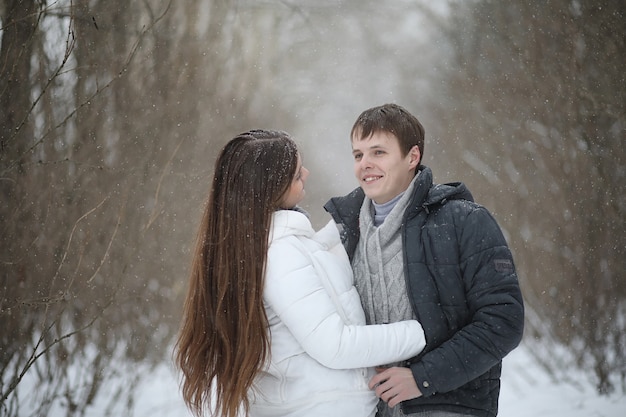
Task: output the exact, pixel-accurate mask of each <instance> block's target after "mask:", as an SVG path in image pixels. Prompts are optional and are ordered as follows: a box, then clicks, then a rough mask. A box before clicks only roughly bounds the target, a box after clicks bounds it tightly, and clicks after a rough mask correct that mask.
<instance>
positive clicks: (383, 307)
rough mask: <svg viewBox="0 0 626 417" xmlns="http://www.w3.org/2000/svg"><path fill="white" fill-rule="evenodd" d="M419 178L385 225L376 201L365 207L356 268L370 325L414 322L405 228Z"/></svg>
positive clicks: (361, 218) (357, 286) (360, 293)
mask: <svg viewBox="0 0 626 417" xmlns="http://www.w3.org/2000/svg"><path fill="white" fill-rule="evenodd" d="M414 187H415V179H413V181H412V182H411V184H410V185H409V187H408V189H407V190H406V192H405V193H404V195H403V196H402V197H401V198H400V199H399V200H398V201H397V203H396V205H395V206H394V207H393V209H392V210H391V212H390V213H389V214H388V215H387V216H386V218H385V220H384V222H383V223H382V224H381V225H380V226H378V227H376V226H375V225H374V213H373V206H372V200H370V199H369V198H367V197H365V200H364V201H363V205H362V206H361V212H360V215H359V219H360V232H361V237H360V239H359V244H358V245H357V248H356V251H355V253H354V260H353V261H352V269H353V270H354V280H355V286H356V288H357V290H358V292H359V295H360V296H361V303H362V304H363V309H364V310H365V317H366V319H367V323H368V324H385V323H394V322H397V321H402V320H409V319H414V318H415V317H414V315H413V310H412V309H411V304H410V301H409V297H408V294H407V289H406V282H405V278H404V258H403V254H402V236H401V226H402V219H403V217H404V212H405V210H406V208H407V207H408V205H409V203H410V200H411V196H412V194H413V189H414Z"/></svg>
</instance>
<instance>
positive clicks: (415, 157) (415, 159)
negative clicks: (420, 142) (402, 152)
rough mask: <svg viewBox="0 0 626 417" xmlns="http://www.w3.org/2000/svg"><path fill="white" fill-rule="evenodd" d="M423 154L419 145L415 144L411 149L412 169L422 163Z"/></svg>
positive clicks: (410, 163) (410, 161) (410, 162)
mask: <svg viewBox="0 0 626 417" xmlns="http://www.w3.org/2000/svg"><path fill="white" fill-rule="evenodd" d="M421 156H422V154H421V152H420V148H418V147H417V145H415V146H413V147H412V148H411V150H410V151H409V168H410V169H415V168H417V166H418V165H419V164H420V159H421Z"/></svg>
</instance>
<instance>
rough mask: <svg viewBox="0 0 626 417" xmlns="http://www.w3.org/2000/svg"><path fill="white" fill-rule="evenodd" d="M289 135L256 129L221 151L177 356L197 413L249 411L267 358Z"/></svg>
mask: <svg viewBox="0 0 626 417" xmlns="http://www.w3.org/2000/svg"><path fill="white" fill-rule="evenodd" d="M297 159H298V150H297V147H296V145H295V143H294V142H293V140H292V139H291V138H290V137H289V135H288V134H287V133H285V132H277V131H266V130H253V131H250V132H247V133H243V134H241V135H239V136H237V137H235V138H234V139H232V140H231V141H230V142H228V144H226V146H225V147H224V149H222V151H221V153H220V155H219V157H218V159H217V162H216V165H215V174H214V177H213V183H212V188H211V192H210V195H209V200H208V203H207V205H206V209H205V211H204V215H203V217H202V221H201V224H200V230H199V232H198V237H197V242H196V247H195V251H194V255H193V261H192V265H191V276H190V282H189V289H188V293H187V297H186V300H185V304H184V310H183V318H182V325H181V330H180V334H179V337H178V341H177V343H176V349H175V360H176V364H177V365H178V367H179V368H180V369H181V371H182V373H183V381H182V393H183V398H184V400H185V402H186V404H187V406H188V407H189V409H190V410H191V411H192V412H193V414H194V415H196V416H202V415H205V412H206V411H208V410H214V411H215V412H216V413H218V415H221V416H224V417H235V416H236V415H237V413H238V411H239V410H240V409H243V410H245V412H246V413H247V411H248V409H249V405H250V402H249V393H250V390H251V389H252V385H253V382H254V378H255V376H256V375H257V373H258V372H259V371H260V370H261V369H262V368H263V366H264V365H265V363H266V361H267V359H268V356H269V338H270V335H269V330H268V322H267V316H266V314H265V309H264V307H263V283H264V272H265V262H266V258H267V249H268V238H269V230H270V225H271V218H272V213H273V212H274V211H275V210H277V209H278V207H279V204H280V200H281V198H282V196H283V195H284V194H285V192H286V191H287V189H288V188H289V186H290V184H291V181H292V179H293V177H294V176H295V173H296V168H297Z"/></svg>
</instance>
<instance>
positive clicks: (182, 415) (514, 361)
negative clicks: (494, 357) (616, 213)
mask: <svg viewBox="0 0 626 417" xmlns="http://www.w3.org/2000/svg"><path fill="white" fill-rule="evenodd" d="M529 349H530V348H529V347H528V346H527V345H521V346H520V347H518V348H517V349H516V350H514V351H513V352H512V353H511V354H509V355H508V356H507V357H506V358H505V359H504V366H503V372H502V391H501V395H500V412H499V414H498V416H499V417H530V416H532V417H536V416H541V417H565V416H567V417H624V416H626V395H625V394H623V393H622V392H621V391H619V392H616V393H614V394H612V395H610V396H608V397H606V396H602V397H601V396H599V395H598V394H597V393H596V392H595V389H594V387H593V385H592V381H591V379H590V377H589V376H588V375H585V374H583V373H581V372H580V371H577V370H570V371H563V374H562V375H559V378H558V379H559V381H557V380H556V377H554V376H551V375H550V374H549V373H548V372H546V371H545V370H544V369H543V368H542V367H541V366H540V365H539V364H538V363H537V361H536V360H535V359H534V358H533V356H532V355H531V353H530V350H529ZM564 375H565V376H566V377H565V378H563V376H564ZM564 379H565V380H566V381H563V380H564ZM134 415H135V417H190V416H191V414H190V413H189V412H188V411H187V410H186V408H185V406H184V404H183V402H182V399H181V396H180V392H179V390H178V386H177V382H176V377H175V374H174V372H173V370H172V369H169V368H167V367H166V366H163V367H161V368H159V369H157V371H156V372H155V374H154V375H153V376H152V377H150V378H147V381H145V382H144V383H142V384H141V386H140V387H139V390H138V393H137V398H136V408H135V414H134Z"/></svg>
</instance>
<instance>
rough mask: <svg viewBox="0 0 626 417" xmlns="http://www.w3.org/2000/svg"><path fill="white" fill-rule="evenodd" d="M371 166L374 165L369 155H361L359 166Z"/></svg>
mask: <svg viewBox="0 0 626 417" xmlns="http://www.w3.org/2000/svg"><path fill="white" fill-rule="evenodd" d="M371 167H372V162H371V160H370V159H369V158H368V157H367V156H365V155H363V156H362V157H361V160H360V161H359V168H361V169H367V168H371Z"/></svg>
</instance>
